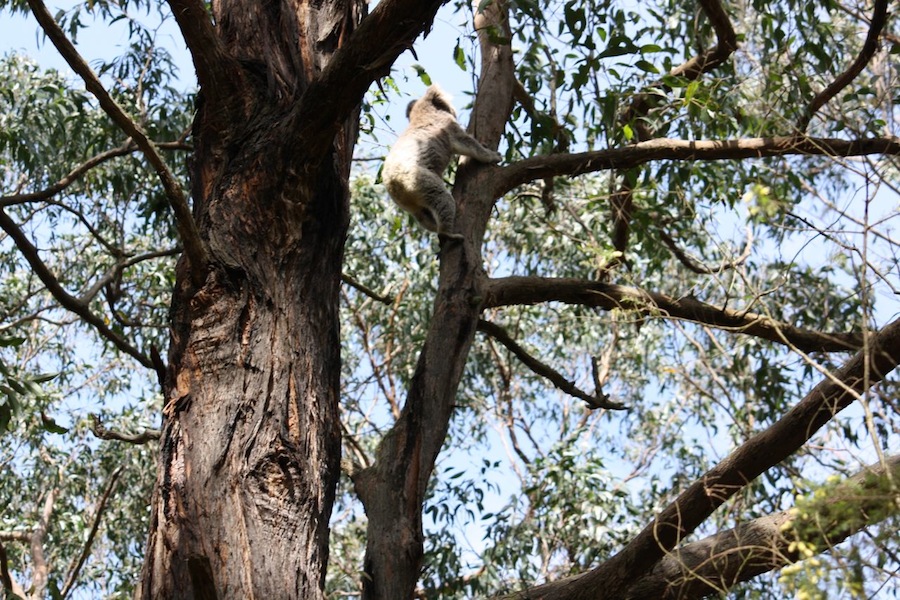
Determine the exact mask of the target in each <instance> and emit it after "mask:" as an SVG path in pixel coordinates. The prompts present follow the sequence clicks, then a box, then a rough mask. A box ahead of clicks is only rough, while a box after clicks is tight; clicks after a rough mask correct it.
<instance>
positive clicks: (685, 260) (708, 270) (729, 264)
mask: <svg viewBox="0 0 900 600" xmlns="http://www.w3.org/2000/svg"><path fill="white" fill-rule="evenodd" d="M657 231H658V232H659V238H660V239H661V240H662V241H663V243H664V244H665V245H666V246H667V247H668V248H669V250H671V251H672V254H674V255H675V258H677V259H678V262H680V263H681V264H683V265H684V266H685V267H687V268H688V269H690V270H691V271H693V272H694V273H697V274H698V275H713V274H715V273H721V272H722V271H726V270H728V269H734V268H736V267H739V266H740V265H742V264H743V263H744V261H746V260H747V259H748V258H749V257H750V253H751V252H752V251H753V231H751V229H750V228H749V227H748V228H747V243H746V244H745V245H744V251H743V252H741V255H740V256H738V257H737V258H735V259H734V260H723V261H722V264H720V265H719V266H717V267H708V266H706V265H704V264H702V263H700V262H699V261H697V260H695V259H694V258H691V257H690V256H688V255H687V253H686V252H685V251H684V250H682V249H681V248H679V247H678V244H677V243H676V242H675V240H674V239H672V236H670V235H669V234H668V233H666V231H665V230H663V229H662V228H659V229H657Z"/></svg>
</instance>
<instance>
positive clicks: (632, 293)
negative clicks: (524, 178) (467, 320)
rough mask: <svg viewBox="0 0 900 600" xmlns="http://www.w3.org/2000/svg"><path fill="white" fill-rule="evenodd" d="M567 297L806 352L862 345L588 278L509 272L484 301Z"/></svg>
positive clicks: (848, 336) (856, 338) (854, 338)
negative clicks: (733, 333) (760, 339)
mask: <svg viewBox="0 0 900 600" xmlns="http://www.w3.org/2000/svg"><path fill="white" fill-rule="evenodd" d="M539 302H564V303H566V304H581V305H584V306H593V307H596V308H602V309H604V310H613V309H621V310H627V311H637V312H639V313H640V314H642V315H645V316H649V317H658V318H664V319H683V320H685V321H692V322H694V323H700V324H702V325H709V326H711V327H715V328H717V329H723V330H726V331H733V332H737V333H743V334H746V335H752V336H755V337H759V338H762V339H765V340H769V341H771V342H776V343H778V344H789V345H791V346H795V347H797V348H799V349H800V350H803V351H804V352H847V351H849V350H855V349H857V348H859V347H860V346H861V345H862V335H861V334H859V333H822V332H819V331H813V330H809V329H802V328H800V327H795V326H793V325H790V324H788V323H781V322H778V321H775V320H774V319H772V318H770V317H767V316H765V315H761V314H756V313H751V312H746V311H737V310H732V309H728V308H719V307H716V306H713V305H711V304H707V303H705V302H701V301H699V300H697V299H695V298H692V297H684V298H672V297H671V296H667V295H665V294H660V293H657V292H648V291H646V290H642V289H640V288H635V287H629V286H624V285H615V284H611V283H602V282H597V281H588V280H583V279H568V278H541V277H504V278H501V279H492V280H490V281H489V282H488V285H487V287H486V293H485V297H484V307H485V308H494V307H498V306H509V305H515V304H537V303H539Z"/></svg>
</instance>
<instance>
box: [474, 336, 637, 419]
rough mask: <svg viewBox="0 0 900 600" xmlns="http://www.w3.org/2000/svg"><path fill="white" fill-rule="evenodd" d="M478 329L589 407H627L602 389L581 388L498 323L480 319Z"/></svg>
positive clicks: (538, 373) (537, 373)
mask: <svg viewBox="0 0 900 600" xmlns="http://www.w3.org/2000/svg"><path fill="white" fill-rule="evenodd" d="M478 331H481V332H483V333H486V334H488V335H489V336H491V337H492V338H494V339H495V340H497V341H498V342H500V343H501V344H503V345H504V346H506V348H507V350H509V351H510V352H512V353H513V354H514V355H515V356H516V358H518V359H519V360H520V361H522V364H524V365H525V366H526V367H528V368H529V369H531V370H532V371H533V372H534V373H535V374H536V375H540V376H541V377H543V378H544V379H546V380H548V381H549V382H550V383H552V384H553V385H554V386H555V387H556V388H557V389H559V390H560V391H562V392H565V393H566V394H569V395H570V396H572V397H575V398H578V399H579V400H584V401H585V402H586V403H587V405H588V408H592V409H593V408H607V409H612V410H621V409H624V408H625V405H624V404H621V403H619V402H612V401H610V399H609V397H608V396H606V395H604V394H603V393H602V392H601V391H600V389H597V391H596V392H595V393H594V394H588V393H587V392H585V391H583V390H581V389H579V388H578V386H576V385H575V384H574V383H573V382H572V381H569V380H568V379H566V378H565V376H563V375H562V374H561V373H560V372H558V371H556V370H555V369H553V368H552V367H550V366H549V365H547V364H545V363H543V362H541V361H540V360H538V359H536V358H535V357H533V356H531V355H530V354H529V353H528V352H527V351H526V350H525V349H524V348H522V347H521V346H520V345H519V344H517V343H516V342H515V340H513V339H512V337H510V335H509V334H508V333H506V330H505V329H503V328H502V327H500V326H499V325H497V324H496V323H491V322H490V321H485V320H484V319H479V320H478Z"/></svg>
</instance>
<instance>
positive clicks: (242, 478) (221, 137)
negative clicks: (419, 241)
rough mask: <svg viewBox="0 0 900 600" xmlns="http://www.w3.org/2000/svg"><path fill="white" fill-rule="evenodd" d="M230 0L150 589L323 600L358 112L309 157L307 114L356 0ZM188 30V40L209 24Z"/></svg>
mask: <svg viewBox="0 0 900 600" xmlns="http://www.w3.org/2000/svg"><path fill="white" fill-rule="evenodd" d="M214 5H215V6H214V11H216V14H215V22H216V27H215V28H214V29H211V28H207V30H206V31H205V32H204V31H201V32H200V35H202V34H204V33H205V34H208V33H209V31H214V34H215V36H217V37H218V40H219V42H218V43H221V44H222V46H221V48H220V49H224V53H225V55H226V56H227V57H228V62H229V64H230V65H231V67H232V68H233V72H234V74H235V75H234V76H233V77H231V78H228V77H227V76H226V77H219V79H220V80H221V81H223V82H226V83H227V84H228V85H229V86H230V87H231V89H232V91H233V92H234V93H235V97H231V98H228V99H227V103H228V104H227V107H226V108H229V107H230V110H231V112H230V113H229V112H224V111H223V110H222V107H223V104H224V103H223V102H222V101H221V99H220V98H216V97H212V96H211V94H210V92H209V90H208V89H204V88H203V82H204V77H203V75H202V73H201V67H198V74H200V75H201V77H200V78H201V96H200V99H199V101H198V114H197V117H196V120H195V125H194V131H193V142H194V144H195V154H194V157H193V164H192V177H193V184H192V192H193V201H194V216H195V219H196V220H197V223H198V225H199V228H200V233H201V237H202V238H203V241H204V243H205V245H206V247H207V250H208V253H209V261H210V262H209V265H208V266H207V267H206V268H205V269H204V277H203V278H201V279H198V278H197V277H196V271H195V269H196V268H197V266H196V265H189V264H188V262H187V261H186V260H182V261H181V263H180V264H179V268H178V270H177V282H176V290H175V294H174V298H173V304H172V310H171V319H172V337H171V340H172V342H171V347H170V350H169V366H168V372H167V377H166V382H165V398H166V403H165V407H164V410H163V429H162V439H161V443H160V461H159V467H158V479H157V485H156V490H155V493H154V498H153V512H152V522H151V530H150V539H149V542H148V548H147V557H146V562H145V565H144V572H143V578H142V579H143V580H142V583H141V588H140V590H139V594H138V595H139V597H143V598H146V599H158V598H167V599H169V598H303V599H305V600H307V599H315V598H321V597H323V587H324V577H325V567H326V563H327V559H328V522H329V518H330V514H331V509H332V504H333V500H334V491H335V486H336V483H337V478H338V475H339V462H340V429H339V421H338V418H339V415H338V396H339V379H338V378H339V373H340V355H339V348H340V341H339V330H338V311H337V309H338V291H339V285H340V273H341V260H342V253H343V244H344V238H345V235H346V229H347V225H348V204H349V191H348V187H347V180H348V175H349V162H350V155H351V152H352V145H353V140H354V135H355V133H354V129H353V127H354V125H355V121H356V115H355V114H354V115H351V118H350V119H349V120H348V121H347V123H348V125H345V127H344V128H343V129H341V130H340V131H339V132H338V135H337V136H335V137H334V139H333V142H331V144H330V147H329V148H327V149H326V150H325V151H324V152H323V153H322V154H321V156H317V157H315V160H310V159H309V156H308V155H307V154H304V153H302V152H298V150H297V149H298V148H303V147H304V140H302V139H296V134H295V133H293V132H295V131H296V130H297V124H296V113H295V112H292V110H293V109H294V108H295V106H296V103H297V99H298V98H299V97H300V96H301V95H302V93H303V92H304V90H305V89H306V88H307V84H308V83H309V81H311V79H312V77H313V75H314V74H315V73H317V72H318V71H319V70H320V69H321V67H322V65H323V64H324V63H325V62H326V61H327V59H328V57H329V55H330V52H331V51H332V50H333V49H334V48H336V47H337V46H338V44H339V37H340V34H341V32H342V30H341V29H332V30H331V33H332V34H333V35H332V36H330V37H329V36H326V35H323V34H322V33H321V31H320V29H327V28H328V27H330V26H331V24H332V23H333V22H334V21H335V19H334V18H333V17H334V15H338V17H339V18H337V22H340V19H342V18H346V16H347V15H349V14H351V13H350V11H349V8H348V7H351V6H357V7H358V3H356V2H341V1H339V0H335V1H334V2H331V3H327V2H326V3H318V4H317V5H316V6H308V5H307V4H306V3H305V2H302V1H289V2H284V3H282V4H280V5H270V4H266V5H265V6H263V5H262V4H259V3H256V2H251V1H249V0H247V1H240V0H239V1H235V2H230V3H227V4H225V3H222V4H221V5H219V4H217V3H214ZM192 6H194V7H195V8H196V5H192ZM173 8H175V7H174V6H173ZM322 13H326V14H325V16H324V17H323V14H322ZM181 18H182V20H184V18H185V17H184V16H182V17H181ZM179 25H181V27H182V30H183V31H185V34H186V37H188V35H190V31H189V30H190V28H191V27H192V26H194V25H196V23H191V22H182V21H179ZM350 27H351V28H352V24H351V25H350ZM186 30H187V31H186ZM331 38H334V39H331ZM189 45H190V41H189ZM201 50H202V48H201ZM192 51H195V49H194V48H192ZM194 53H195V63H197V62H198V58H197V55H198V52H197V51H195V52H194ZM207 67H209V65H207ZM221 67H222V65H215V68H216V69H221ZM218 75H221V73H218V74H216V73H213V76H211V77H208V78H207V81H213V82H214V83H215V81H216V79H215V77H216V76H218ZM204 94H206V95H208V96H205V95H204ZM322 100H323V101H326V100H327V99H322ZM223 112H224V116H223ZM223 119H227V121H223ZM307 147H308V146H307ZM198 281H201V282H202V283H201V284H200V285H198V284H197V283H196V282H198Z"/></svg>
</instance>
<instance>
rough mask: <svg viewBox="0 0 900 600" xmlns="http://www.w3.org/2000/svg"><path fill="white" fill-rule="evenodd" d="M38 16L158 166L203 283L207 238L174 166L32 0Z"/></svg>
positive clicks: (43, 8)
mask: <svg viewBox="0 0 900 600" xmlns="http://www.w3.org/2000/svg"><path fill="white" fill-rule="evenodd" d="M28 5H29V6H30V7H31V10H32V12H33V13H34V16H35V18H36V19H37V21H38V23H40V25H41V28H43V30H44V33H46V34H47V37H48V38H50V41H51V42H53V45H54V46H56V49H57V50H59V53H60V54H61V55H62V57H63V58H64V59H65V61H66V62H67V63H68V64H69V66H70V67H72V70H73V71H75V72H76V73H78V75H79V76H81V78H82V80H84V85H85V87H86V88H87V89H88V91H90V92H91V93H92V94H93V95H94V96H95V97H96V98H97V100H98V102H99V103H100V107H101V108H103V110H104V112H106V114H108V115H109V116H110V118H112V120H113V121H114V122H115V123H116V125H118V126H119V127H120V128H121V129H122V131H124V132H125V133H126V134H127V135H128V136H129V137H131V139H133V140H134V142H135V144H137V146H138V148H140V149H141V152H143V154H144V156H145V157H146V158H147V160H148V162H149V163H150V164H151V165H152V166H153V168H154V169H155V170H156V175H157V177H159V180H160V182H161V183H162V186H163V189H164V190H165V192H166V198H167V199H168V200H169V204H170V205H171V207H172V211H173V213H174V214H175V224H176V226H177V228H178V234H179V236H180V237H181V242H182V244H183V245H184V249H185V255H186V256H187V258H188V260H189V261H190V264H191V278H192V281H193V282H194V284H195V285H197V286H199V285H201V284H202V283H203V281H204V280H205V278H206V273H205V272H206V265H207V262H208V261H207V255H206V249H205V248H204V246H203V242H202V240H201V239H200V232H199V231H198V230H197V224H196V223H195V222H194V219H193V217H192V216H191V210H190V207H189V206H188V202H187V198H185V195H184V192H183V191H182V189H181V185H180V184H179V183H178V182H177V181H176V179H175V176H174V175H173V174H172V171H171V169H169V166H168V165H167V164H166V162H165V160H164V159H163V157H162V156H161V155H160V153H159V150H158V149H157V147H156V144H154V143H153V141H152V140H151V139H150V138H148V137H147V134H146V133H145V132H144V131H143V129H141V127H140V126H139V125H138V124H137V122H135V121H134V119H132V118H131V117H130V116H129V115H128V114H127V113H126V112H125V110H124V109H123V108H122V107H121V106H119V103H118V102H116V101H115V100H114V99H113V98H112V96H110V95H109V92H107V91H106V89H105V88H104V87H103V84H102V83H100V80H99V79H98V78H97V76H96V75H95V74H94V72H93V70H91V68H90V66H88V64H87V63H86V62H85V61H84V59H83V58H82V57H81V55H80V54H79V53H78V51H77V50H76V49H75V46H73V45H72V42H71V41H69V39H68V38H67V37H66V35H65V33H64V32H63V30H62V29H61V28H60V27H59V25H58V24H57V23H56V21H55V20H54V19H53V16H52V15H51V14H50V11H48V10H47V7H46V6H45V5H44V3H43V1H42V0H28Z"/></svg>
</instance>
